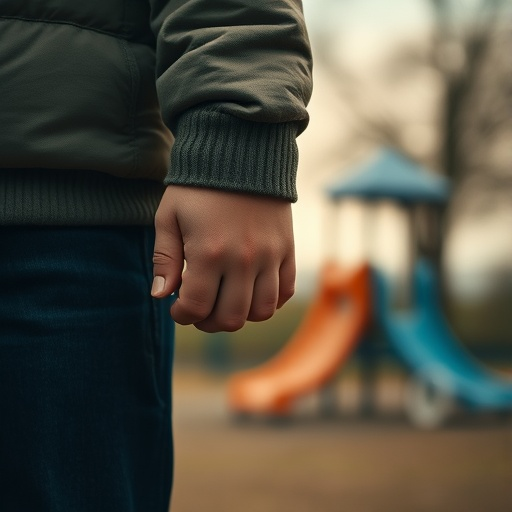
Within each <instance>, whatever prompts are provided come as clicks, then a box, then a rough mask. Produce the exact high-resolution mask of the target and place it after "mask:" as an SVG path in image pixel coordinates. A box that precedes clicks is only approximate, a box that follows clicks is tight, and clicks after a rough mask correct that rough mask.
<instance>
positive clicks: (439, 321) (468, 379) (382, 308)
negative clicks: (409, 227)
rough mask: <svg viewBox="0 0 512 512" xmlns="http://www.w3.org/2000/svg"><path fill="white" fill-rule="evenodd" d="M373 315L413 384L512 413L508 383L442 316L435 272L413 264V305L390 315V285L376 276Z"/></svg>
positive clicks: (476, 406) (511, 383)
mask: <svg viewBox="0 0 512 512" xmlns="http://www.w3.org/2000/svg"><path fill="white" fill-rule="evenodd" d="M373 280H374V283H373V285H374V294H375V305H374V309H375V314H376V316H377V319H378V321H379V323H380V325H381V326H382V328H383V330H384V333H385V335H386V337H387V339H388V341H389V343H390V344H391V346H392V347H393V349H394V350H395V352H396V353H397V355H398V356H399V357H400V358H401V359H402V361H403V362H404V363H405V364H406V365H407V366H408V367H409V368H410V369H411V370H412V372H413V374H414V376H415V378H416V379H418V380H420V381H423V382H424V383H425V384H427V385H429V386H431V387H432V388H433V389H435V390H436V391H437V392H439V393H442V394H444V395H446V396H450V397H453V398H455V399H457V400H458V401H459V402H461V403H463V404H465V405H466V406H468V407H470V408H472V409H477V410H483V409H495V410H511V409H512V379H507V378H505V377H504V376H501V375H500V374H498V373H497V372H493V371H491V370H490V369H487V368H485V367H484V366H482V365H481V364H480V363H479V362H478V361H477V360H476V359H474V358H473V357H472V356H471V354H470V353H469V352H467V351H466V350H465V349H464V347H463V346H462V345H461V344H460V342H459V341H458V340H457V339H456V338H455V336H454V335H453V334H452V332H451V330H450V328H449V326H448V324H447V322H446V320H445V318H444V316H443V313H442V311H441V307H440V303H439V296H438V293H437V283H436V278H435V272H434V270H433V268H432V266H430V265H429V264H428V263H427V262H425V261H420V262H418V263H417V265H416V268H415V273H414V299H413V302H414V304H413V305H412V307H411V308H410V309H408V310H400V311H394V310H393V308H392V304H391V296H392V284H391V282H390V280H389V279H388V278H386V277H385V276H384V275H383V274H382V273H380V272H378V271H374V276H373Z"/></svg>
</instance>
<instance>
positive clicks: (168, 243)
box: [151, 214, 184, 298]
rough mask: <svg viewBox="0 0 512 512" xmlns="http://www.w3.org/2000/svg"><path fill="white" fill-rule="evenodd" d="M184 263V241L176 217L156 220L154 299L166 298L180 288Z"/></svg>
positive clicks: (170, 216)
mask: <svg viewBox="0 0 512 512" xmlns="http://www.w3.org/2000/svg"><path fill="white" fill-rule="evenodd" d="M183 261H184V256H183V240H182V236H181V231H180V229H179V226H178V223H177V220H176V217H175V216H174V215H172V214H169V215H166V216H165V217H164V218H162V217H160V218H157V219H155V247H154V251H153V276H154V277H153V285H152V287H151V295H152V296H153V297H156V298H161V297H166V296H167V295H170V294H171V293H173V292H174V291H175V290H176V289H177V288H178V287H179V285H180V281H181V272H182V271H183Z"/></svg>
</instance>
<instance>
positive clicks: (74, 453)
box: [0, 227, 174, 512]
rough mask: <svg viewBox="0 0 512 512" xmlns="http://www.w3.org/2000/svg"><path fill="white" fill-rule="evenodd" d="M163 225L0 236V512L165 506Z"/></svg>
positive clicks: (168, 333) (168, 462) (158, 511)
mask: <svg viewBox="0 0 512 512" xmlns="http://www.w3.org/2000/svg"><path fill="white" fill-rule="evenodd" d="M153 243H154V233H153V228H150V227H71V228H70V227H55V228H54V227H3V228H0V511H1V512H86V511H87V512H103V511H105V512H166V511H167V510H168V504H169V496H170V492H171V485H172V457H173V452H172V450H173V448H172V432H171V369H172V354H173V344H174V331H173V328H174V326H173V323H172V320H171V318H170V316H169V307H170V300H167V299H165V300H158V301H157V300H155V299H152V298H151V296H150V287H151V279H152V264H151V257H152V250H153Z"/></svg>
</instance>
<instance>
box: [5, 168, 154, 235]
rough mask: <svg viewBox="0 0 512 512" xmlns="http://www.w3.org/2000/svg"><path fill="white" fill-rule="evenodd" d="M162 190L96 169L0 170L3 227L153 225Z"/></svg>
mask: <svg viewBox="0 0 512 512" xmlns="http://www.w3.org/2000/svg"><path fill="white" fill-rule="evenodd" d="M163 191H164V187H163V185H162V184H160V183H158V182H155V181H150V180H131V179H125V178H116V177H114V176H110V175H108V174H105V173H101V172H97V171H80V170H51V169H0V225H4V226H6V225H39V226H41V225H47V226H50V225H51V226H69V225H75V226H80V225H89V226H90V225H94V226H107V225H151V224H152V223H153V222H154V215H155V212H156V209H157V207H158V204H159V202H160V198H161V196H162V193H163Z"/></svg>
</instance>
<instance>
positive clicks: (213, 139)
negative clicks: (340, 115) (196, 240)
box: [164, 106, 298, 202]
mask: <svg viewBox="0 0 512 512" xmlns="http://www.w3.org/2000/svg"><path fill="white" fill-rule="evenodd" d="M297 130H298V124H297V123H258V122H252V121H246V120H243V119H239V118H237V117H234V116H232V115H230V114H225V113H222V112H219V111H218V110H216V109H215V107H211V106H210V107H202V108H196V109H191V110H188V111H186V112H185V113H184V114H182V115H181V117H180V118H179V121H178V124H177V127H176V130H175V136H176V140H175V143H174V146H173V148H172V152H171V163H170V168H169V172H168V174H167V176H166V178H165V181H164V183H165V184H166V185H171V184H172V185H190V186H198V187H208V188H216V189H222V190H230V191H236V192H247V193H251V194H259V195H266V196H272V197H277V198H282V199H286V200H288V201H291V202H295V201H296V200H297V190H296V184H295V181H296V173H297V165H298V150H297V144H296V142H295V138H296V136H297Z"/></svg>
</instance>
